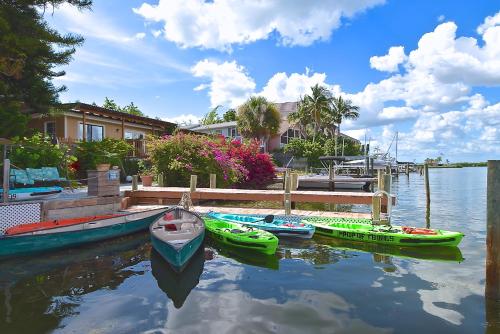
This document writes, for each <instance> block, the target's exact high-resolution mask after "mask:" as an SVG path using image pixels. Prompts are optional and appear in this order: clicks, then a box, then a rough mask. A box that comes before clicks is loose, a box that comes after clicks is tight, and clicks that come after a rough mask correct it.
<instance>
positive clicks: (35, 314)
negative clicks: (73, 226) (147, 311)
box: [0, 234, 150, 333]
mask: <svg viewBox="0 0 500 334" xmlns="http://www.w3.org/2000/svg"><path fill="white" fill-rule="evenodd" d="M148 238H149V236H148V235H146V234H139V235H133V236H128V237H124V238H119V239H116V240H113V241H109V242H106V243H99V244H92V245H87V246H84V247H80V248H73V249H69V250H66V251H59V252H56V253H49V254H44V256H43V257H25V258H22V260H21V261H20V260H19V259H9V260H6V261H2V262H0V291H1V293H0V329H1V332H2V333H41V332H49V331H52V330H54V329H56V328H57V327H58V326H60V323H61V321H62V320H63V319H64V318H66V317H69V316H71V315H75V314H77V313H76V311H75V309H76V307H77V306H79V305H80V302H81V297H82V296H83V295H86V294H89V293H91V292H94V291H98V290H100V289H115V288H116V287H118V286H119V285H120V284H122V283H123V282H124V281H125V280H126V279H127V278H129V277H131V276H133V275H137V274H140V273H138V272H136V271H133V270H126V269H125V270H123V269H124V268H127V267H130V266H132V265H134V264H137V263H139V262H141V261H144V259H145V258H147V256H148V254H149V248H150V247H149V246H148V245H147V244H146V241H147V240H148ZM27 320H29V321H27Z"/></svg>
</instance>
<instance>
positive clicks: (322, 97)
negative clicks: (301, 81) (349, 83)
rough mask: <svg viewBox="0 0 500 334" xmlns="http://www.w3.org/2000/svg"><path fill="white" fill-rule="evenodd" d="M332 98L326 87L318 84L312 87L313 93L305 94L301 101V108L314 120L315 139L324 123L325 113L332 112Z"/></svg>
mask: <svg viewBox="0 0 500 334" xmlns="http://www.w3.org/2000/svg"><path fill="white" fill-rule="evenodd" d="M332 99H333V97H332V94H331V93H330V91H329V90H328V89H327V88H326V87H323V86H320V85H318V84H316V85H314V86H313V87H311V95H305V96H304V98H303V99H302V101H301V104H302V106H301V108H303V109H304V112H305V113H307V114H309V115H310V117H311V119H312V121H313V125H314V133H313V141H315V140H316V135H317V133H318V132H319V131H320V129H321V127H322V125H323V123H324V119H325V115H328V114H329V113H330V112H331V107H332Z"/></svg>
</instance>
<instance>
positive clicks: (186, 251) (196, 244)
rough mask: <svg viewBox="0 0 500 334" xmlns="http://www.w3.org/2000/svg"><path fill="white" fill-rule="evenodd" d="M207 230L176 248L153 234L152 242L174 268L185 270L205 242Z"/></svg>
mask: <svg viewBox="0 0 500 334" xmlns="http://www.w3.org/2000/svg"><path fill="white" fill-rule="evenodd" d="M204 238H205V231H203V232H202V233H200V234H199V235H198V236H197V237H196V238H194V239H192V240H191V241H189V242H188V243H187V244H185V245H184V246H183V247H182V248H180V249H175V248H174V247H172V246H171V245H170V244H168V243H166V242H163V241H162V240H160V239H158V238H156V237H155V236H154V235H153V234H151V243H152V244H153V247H154V249H155V250H156V251H157V252H158V253H159V254H160V255H161V257H162V258H164V259H165V260H166V261H167V262H168V263H169V264H170V265H171V266H172V268H173V269H174V270H176V271H178V272H180V271H183V270H184V268H185V267H186V265H187V264H188V263H189V260H190V259H191V258H192V257H193V255H194V254H195V253H196V251H197V250H198V249H199V248H200V247H201V245H202V244H203V239H204Z"/></svg>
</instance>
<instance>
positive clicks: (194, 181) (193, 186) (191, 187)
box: [189, 175, 198, 192]
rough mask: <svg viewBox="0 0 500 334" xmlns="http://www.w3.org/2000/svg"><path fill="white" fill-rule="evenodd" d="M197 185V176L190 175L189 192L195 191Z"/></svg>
mask: <svg viewBox="0 0 500 334" xmlns="http://www.w3.org/2000/svg"><path fill="white" fill-rule="evenodd" d="M197 183H198V175H191V180H190V181H189V191H190V192H195V191H196V184H197Z"/></svg>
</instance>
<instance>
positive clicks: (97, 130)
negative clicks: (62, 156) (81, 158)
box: [78, 123, 104, 141]
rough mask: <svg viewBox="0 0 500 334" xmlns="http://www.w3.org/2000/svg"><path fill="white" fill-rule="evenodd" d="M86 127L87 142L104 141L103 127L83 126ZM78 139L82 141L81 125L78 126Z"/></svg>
mask: <svg viewBox="0 0 500 334" xmlns="http://www.w3.org/2000/svg"><path fill="white" fill-rule="evenodd" d="M85 126H86V128H87V129H86V132H87V133H86V138H85V139H86V140H87V141H100V140H103V139H104V127H103V126H102V125H94V124H85ZM78 139H80V140H82V139H83V123H80V124H79V126H78Z"/></svg>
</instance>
